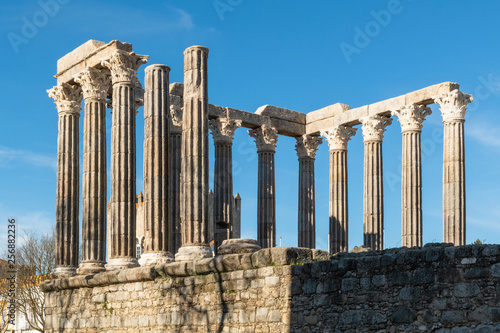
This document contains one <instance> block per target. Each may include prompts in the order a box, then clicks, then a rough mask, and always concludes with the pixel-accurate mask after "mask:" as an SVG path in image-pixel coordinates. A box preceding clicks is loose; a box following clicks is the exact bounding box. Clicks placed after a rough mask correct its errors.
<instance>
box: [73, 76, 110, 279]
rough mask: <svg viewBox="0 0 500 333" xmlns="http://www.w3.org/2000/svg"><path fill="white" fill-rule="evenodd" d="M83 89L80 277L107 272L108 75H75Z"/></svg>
mask: <svg viewBox="0 0 500 333" xmlns="http://www.w3.org/2000/svg"><path fill="white" fill-rule="evenodd" d="M75 81H76V82H77V83H79V84H80V85H81V87H82V90H83V98H84V99H85V116H84V126H83V132H84V133H83V175H82V262H81V263H80V267H79V268H78V274H82V275H86V274H95V273H99V272H102V271H104V270H105V268H104V264H105V262H106V196H107V173H106V97H107V94H108V90H109V85H110V81H109V76H108V75H107V74H105V73H103V72H102V71H100V70H98V69H95V68H90V67H89V68H87V69H85V70H84V71H82V72H81V73H79V74H77V75H75Z"/></svg>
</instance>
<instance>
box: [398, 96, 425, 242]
mask: <svg viewBox="0 0 500 333" xmlns="http://www.w3.org/2000/svg"><path fill="white" fill-rule="evenodd" d="M431 113H432V111H431V109H429V108H428V107H425V106H423V105H416V104H409V105H405V106H404V107H402V108H401V109H400V110H398V111H392V115H393V116H396V117H398V121H399V122H400V123H401V133H402V134H403V153H402V168H403V169H402V173H401V175H402V178H401V224H402V226H401V233H402V246H406V247H413V246H422V160H421V148H420V134H421V132H422V125H423V123H424V120H425V117H427V116H428V115H430V114H431Z"/></svg>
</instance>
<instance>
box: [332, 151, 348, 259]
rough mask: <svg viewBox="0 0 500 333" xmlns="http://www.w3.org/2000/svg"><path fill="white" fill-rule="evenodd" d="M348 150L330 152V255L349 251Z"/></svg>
mask: <svg viewBox="0 0 500 333" xmlns="http://www.w3.org/2000/svg"><path fill="white" fill-rule="evenodd" d="M347 191H348V187H347V150H346V149H332V150H330V205H329V208H330V253H338V252H347V251H348V250H349V237H348V236H349V223H348V222H349V212H348V197H347Z"/></svg>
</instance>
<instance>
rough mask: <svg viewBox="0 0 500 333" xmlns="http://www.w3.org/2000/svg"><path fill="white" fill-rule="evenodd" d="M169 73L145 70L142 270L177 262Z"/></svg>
mask: <svg viewBox="0 0 500 333" xmlns="http://www.w3.org/2000/svg"><path fill="white" fill-rule="evenodd" d="M169 72H170V68H169V67H168V66H165V65H151V66H148V67H146V69H145V73H146V75H145V82H144V84H145V99H144V225H145V228H144V254H143V255H141V259H140V263H141V265H142V266H145V265H155V264H160V263H165V262H170V261H172V260H173V256H172V254H171V253H170V252H169V251H168V243H169V241H170V237H171V236H170V233H172V230H173V228H172V226H171V225H169V221H171V220H170V219H169V216H168V214H169V212H168V207H169V199H170V198H169V196H168V186H169V182H170V179H169V168H168V166H169V143H170V142H169V141H170V137H169V124H168V115H169V113H170V105H169V92H168V89H169V77H168V76H169Z"/></svg>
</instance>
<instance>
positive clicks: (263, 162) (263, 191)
mask: <svg viewBox="0 0 500 333" xmlns="http://www.w3.org/2000/svg"><path fill="white" fill-rule="evenodd" d="M258 154H259V172H258V191H257V197H258V201H257V241H258V242H259V245H260V247H262V248H266V247H275V246H276V184H275V171H274V151H259V152H258Z"/></svg>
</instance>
